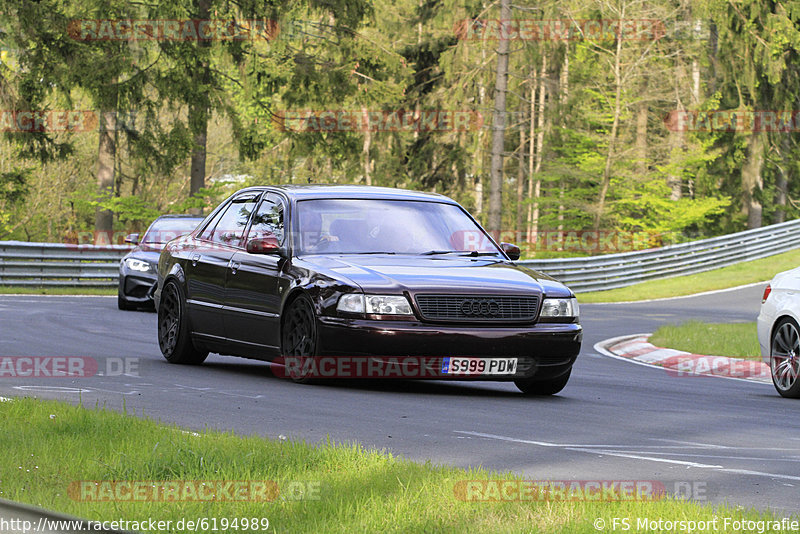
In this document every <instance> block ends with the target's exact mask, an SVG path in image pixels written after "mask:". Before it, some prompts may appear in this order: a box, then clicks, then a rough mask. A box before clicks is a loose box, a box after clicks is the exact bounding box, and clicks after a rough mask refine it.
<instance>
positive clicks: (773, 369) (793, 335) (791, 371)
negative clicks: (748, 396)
mask: <svg viewBox="0 0 800 534" xmlns="http://www.w3.org/2000/svg"><path fill="white" fill-rule="evenodd" d="M769 363H770V365H769V367H770V374H771V375H772V383H773V384H775V389H777V390H778V393H780V394H781V396H783V397H790V398H798V397H800V379H798V377H800V328H798V326H797V323H795V322H794V321H793V320H792V319H788V318H787V319H782V320H781V321H780V322H779V323H778V324H777V325H776V326H775V329H774V330H773V332H772V344H771V351H770V358H769Z"/></svg>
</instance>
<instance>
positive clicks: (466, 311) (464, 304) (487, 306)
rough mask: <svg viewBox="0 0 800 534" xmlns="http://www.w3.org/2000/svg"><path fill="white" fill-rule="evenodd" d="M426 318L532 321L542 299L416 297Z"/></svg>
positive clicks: (468, 296)
mask: <svg viewBox="0 0 800 534" xmlns="http://www.w3.org/2000/svg"><path fill="white" fill-rule="evenodd" d="M415 300H416V301H417V307H418V308H419V312H420V314H422V317H423V319H428V320H431V321H477V322H483V321H520V322H522V321H533V320H534V319H536V313H537V312H538V310H539V297H532V296H516V295H512V296H486V295H417V296H416V297H415Z"/></svg>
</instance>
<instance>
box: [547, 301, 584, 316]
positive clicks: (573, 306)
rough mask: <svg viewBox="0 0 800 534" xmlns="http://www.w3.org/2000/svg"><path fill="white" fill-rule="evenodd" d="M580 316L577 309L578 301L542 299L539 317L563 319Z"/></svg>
mask: <svg viewBox="0 0 800 534" xmlns="http://www.w3.org/2000/svg"><path fill="white" fill-rule="evenodd" d="M579 314H580V311H579V309H578V299H576V298H574V297H573V298H567V299H544V300H543V301H542V313H540V314H539V316H540V317H564V318H573V317H575V318H577V317H578V316H579Z"/></svg>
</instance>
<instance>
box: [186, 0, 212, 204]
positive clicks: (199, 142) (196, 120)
mask: <svg viewBox="0 0 800 534" xmlns="http://www.w3.org/2000/svg"><path fill="white" fill-rule="evenodd" d="M210 8H211V1H210V0H197V4H196V11H195V12H196V13H197V18H198V19H199V20H207V19H208V18H209V14H210ZM197 46H198V47H199V48H208V47H210V46H211V43H210V42H209V41H207V40H200V41H199V42H198V43H197ZM192 68H193V69H196V70H194V72H193V76H192V78H193V79H194V82H195V84H196V87H197V86H202V87H206V86H208V84H209V82H210V80H211V73H210V71H209V65H208V63H207V62H206V61H202V62H199V64H197V65H195V66H193V67H192ZM208 115H209V106H208V100H207V98H205V97H204V98H202V99H200V100H197V101H193V102H191V103H190V104H189V127H190V128H191V131H192V133H193V134H194V149H192V160H191V166H190V168H189V173H190V175H189V176H190V178H189V194H190V195H194V194H196V193H198V192H199V191H200V189H201V188H203V187H205V186H206V145H207V141H208ZM192 211H193V212H196V214H200V213H202V212H203V210H202V209H194V210H192Z"/></svg>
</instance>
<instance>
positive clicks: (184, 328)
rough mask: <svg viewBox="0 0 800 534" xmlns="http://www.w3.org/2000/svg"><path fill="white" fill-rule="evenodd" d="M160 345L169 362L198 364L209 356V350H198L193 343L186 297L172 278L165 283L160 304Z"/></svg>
mask: <svg viewBox="0 0 800 534" xmlns="http://www.w3.org/2000/svg"><path fill="white" fill-rule="evenodd" d="M158 346H159V347H160V348H161V354H163V355H164V358H166V359H167V361H168V362H169V363H183V364H189V365H197V364H201V363H203V362H204V361H205V359H206V357H207V356H208V352H205V351H199V350H197V349H196V348H195V346H194V344H193V343H192V339H191V330H190V328H189V318H188V317H187V315H186V299H185V298H184V296H183V291H182V290H181V288H180V286H178V284H176V283H175V282H174V281H172V280H170V281H169V282H167V283H166V284H165V285H164V290H163V291H162V292H161V302H160V304H159V306H158Z"/></svg>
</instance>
